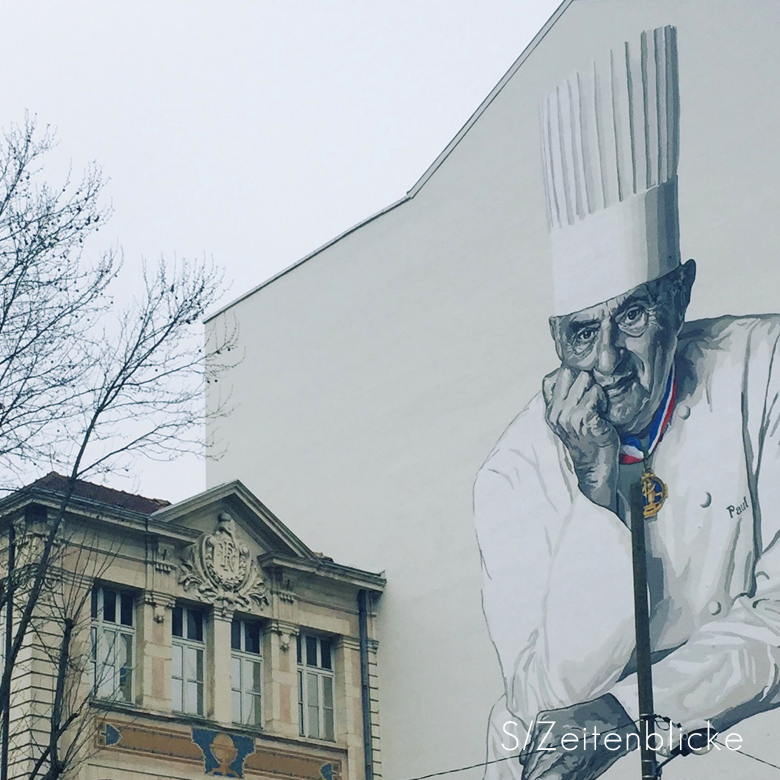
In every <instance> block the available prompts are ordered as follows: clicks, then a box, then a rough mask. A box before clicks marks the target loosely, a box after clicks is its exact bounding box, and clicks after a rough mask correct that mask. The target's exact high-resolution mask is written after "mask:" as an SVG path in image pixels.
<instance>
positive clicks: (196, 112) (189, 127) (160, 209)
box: [0, 0, 558, 499]
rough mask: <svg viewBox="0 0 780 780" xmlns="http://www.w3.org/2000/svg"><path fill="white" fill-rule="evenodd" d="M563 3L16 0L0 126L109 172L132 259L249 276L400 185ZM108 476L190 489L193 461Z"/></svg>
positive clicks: (7, 6) (240, 280)
mask: <svg viewBox="0 0 780 780" xmlns="http://www.w3.org/2000/svg"><path fill="white" fill-rule="evenodd" d="M557 5H558V0H480V1H479V2H475V0H391V2H384V3H379V2H359V1H358V0H316V1H315V0H274V2H271V0H253V1H252V2H250V0H243V1H241V2H238V1H237V0H234V1H232V2H231V1H230V0H220V1H219V2H216V0H214V1H213V2H206V1H205V0H186V1H185V0H182V1H178V0H176V1H174V0H124V1H123V2H105V0H93V1H91V2H87V1H86V0H70V1H69V2H67V3H59V2H54V1H53V0H51V1H49V2H28V1H26V0H25V1H22V0H6V2H5V3H4V4H3V14H2V18H3V22H2V25H0V30H1V31H0V40H1V41H2V52H3V62H4V66H5V67H4V68H3V76H4V78H3V88H2V90H1V91H0V117H1V118H2V126H3V127H6V126H8V124H9V123H11V122H20V121H21V120H22V119H23V117H24V111H25V110H29V111H30V112H31V113H34V114H36V115H37V117H38V121H39V123H41V124H45V123H49V124H51V125H53V126H54V127H56V129H57V134H58V138H59V141H60V146H59V150H58V153H59V154H60V155H62V156H63V158H67V159H69V160H72V161H73V165H74V168H75V169H76V170H79V169H81V168H82V167H83V166H84V165H85V164H86V163H87V162H89V161H92V160H95V161H97V162H98V163H99V164H100V165H101V166H102V167H103V169H104V171H105V173H106V174H107V175H108V177H109V178H110V182H109V186H108V195H109V196H110V198H111V200H112V202H113V206H114V212H115V214H114V217H113V219H112V221H111V224H110V226H109V227H110V229H109V230H107V231H106V232H105V233H104V239H105V241H106V242H107V243H113V242H116V243H119V244H120V245H121V246H122V247H123V249H124V254H125V264H126V268H127V269H128V271H130V272H133V271H134V270H135V269H136V268H137V267H138V266H139V264H140V259H141V258H142V257H146V258H150V259H155V258H157V257H159V256H160V254H161V253H164V254H166V255H168V256H172V255H173V254H177V255H178V256H180V257H191V256H203V255H204V254H205V255H207V256H212V257H213V258H214V260H215V261H216V262H217V263H218V264H220V265H221V266H223V267H224V269H225V272H226V278H227V280H229V282H230V284H231V288H230V290H229V292H228V294H227V295H226V297H225V299H224V301H223V303H226V302H228V301H229V300H231V299H233V298H235V297H237V296H238V295H240V294H241V293H243V292H245V291H246V290H248V289H250V288H252V287H254V286H255V285H257V284H258V283H260V282H262V281H263V280H265V279H266V278H268V277H269V276H271V275H273V274H274V273H276V272H277V271H279V270H281V269H282V268H284V267H286V266H288V265H290V264H291V263H293V262H295V261H296V260H297V259H299V258H300V257H302V256H303V255H305V254H308V253H309V252H310V251H312V250H313V249H316V248H317V247H318V246H320V245H321V244H323V243H325V242H326V241H328V240H329V239H330V238H332V237H333V236H335V235H337V234H338V233H340V232H342V231H343V230H345V229H347V228H349V227H351V226H352V225H353V224H355V223H356V222H358V221H360V220H361V219H364V218H365V217H367V216H369V215H371V214H373V213H374V212H376V211H378V210H380V209H381V208H383V207H384V206H386V205H388V204H390V203H392V202H394V201H396V200H397V199H398V198H400V197H402V196H403V195H404V194H405V192H406V191H407V190H408V189H409V188H410V187H411V186H412V185H413V184H414V182H415V181H416V180H417V179H418V178H419V176H420V175H421V174H422V173H423V171H424V170H425V169H426V168H427V167H428V165H430V163H431V162H433V160H434V159H435V158H436V156H437V155H438V154H439V152H441V150H442V149H443V148H444V147H445V146H446V145H447V143H448V142H449V141H450V140H451V138H452V137H453V136H454V135H455V134H456V133H457V131H458V130H459V128H460V127H461V126H462V125H463V124H464V122H466V120H467V119H468V118H469V116H470V115H471V113H472V112H473V111H474V109H476V108H477V106H478V105H479V104H480V102H481V101H482V100H483V98H484V97H485V96H486V95H487V94H488V92H489V91H490V90H491V89H492V88H493V86H495V84H496V83H497V82H498V80H499V79H500V78H501V76H502V75H503V74H504V73H505V72H506V70H507V69H508V68H509V67H510V65H511V64H512V62H514V60H515V59H516V58H517V57H518V56H519V54H520V53H521V52H522V50H523V48H524V47H525V46H526V45H527V44H528V43H529V41H530V40H531V39H532V38H533V36H534V35H535V34H536V32H537V31H538V30H539V28H540V27H541V26H542V25H543V24H544V22H545V21H546V20H547V18H548V17H549V16H550V15H551V14H552V13H553V11H554V10H555V8H556V7H557ZM137 465H138V475H137V477H136V478H135V480H133V481H130V482H126V483H116V484H117V486H118V487H121V488H123V489H132V490H140V491H141V492H144V493H146V494H147V495H155V496H159V497H166V498H170V499H180V498H184V497H186V496H188V495H191V494H193V493H195V492H197V491H199V490H202V489H203V488H204V487H205V473H204V469H203V467H202V464H199V463H197V462H196V461H194V460H192V459H189V460H187V459H185V460H182V461H179V462H177V463H174V464H171V465H168V464H165V465H163V466H160V465H159V464H148V463H146V462H144V461H141V460H139V462H138V464H137Z"/></svg>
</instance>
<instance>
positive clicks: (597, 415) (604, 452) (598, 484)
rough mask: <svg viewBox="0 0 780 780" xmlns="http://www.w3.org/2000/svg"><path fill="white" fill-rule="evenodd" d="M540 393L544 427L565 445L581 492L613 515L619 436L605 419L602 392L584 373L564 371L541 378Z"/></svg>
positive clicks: (586, 373) (605, 401)
mask: <svg viewBox="0 0 780 780" xmlns="http://www.w3.org/2000/svg"><path fill="white" fill-rule="evenodd" d="M542 392H543V394H544V400H545V403H546V405H547V411H546V418H547V424H548V425H549V426H550V428H551V429H552V430H553V432H554V433H555V434H556V435H557V436H558V437H559V438H560V439H561V441H562V442H563V443H564V444H565V445H566V449H567V450H568V451H569V454H570V455H571V459H572V464H573V466H574V471H575V473H576V474H577V480H578V481H579V485H580V490H581V491H582V492H583V494H584V495H585V496H586V497H587V498H589V499H590V500H591V501H593V503H595V504H598V505H599V506H603V507H606V508H607V509H611V510H612V511H615V509H616V507H617V498H616V497H617V476H618V458H619V456H620V436H619V435H618V432H617V431H616V430H615V428H614V427H613V426H612V425H611V424H610V423H609V422H607V420H606V419H605V417H604V414H605V412H606V409H607V396H606V395H605V393H604V391H603V390H602V389H601V388H600V387H599V386H598V385H597V384H596V383H595V382H594V381H593V377H592V376H591V375H590V374H589V373H588V372H587V371H579V372H576V371H572V370H571V369H570V368H566V367H563V368H559V369H557V370H556V371H553V372H552V373H551V374H548V375H547V376H546V377H545V378H544V382H543V383H542Z"/></svg>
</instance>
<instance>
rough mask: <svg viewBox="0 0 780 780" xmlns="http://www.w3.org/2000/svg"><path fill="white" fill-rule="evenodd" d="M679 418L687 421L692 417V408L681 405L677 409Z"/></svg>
mask: <svg viewBox="0 0 780 780" xmlns="http://www.w3.org/2000/svg"><path fill="white" fill-rule="evenodd" d="M677 416H678V417H679V418H680V419H681V420H687V419H688V418H689V417H690V416H691V410H690V407H688V406H686V405H685V404H680V405H679V406H678V407H677Z"/></svg>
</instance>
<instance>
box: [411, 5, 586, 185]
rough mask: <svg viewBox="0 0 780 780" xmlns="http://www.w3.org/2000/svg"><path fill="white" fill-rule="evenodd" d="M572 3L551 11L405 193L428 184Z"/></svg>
mask: <svg viewBox="0 0 780 780" xmlns="http://www.w3.org/2000/svg"><path fill="white" fill-rule="evenodd" d="M573 2H574V0H563V2H562V3H561V4H560V5H559V6H558V7H557V8H556V9H555V11H553V14H552V16H551V17H550V18H549V19H548V20H547V21H546V22H545V23H544V25H543V26H542V29H541V30H539V32H538V33H536V35H534V37H533V38H532V39H531V42H530V43H529V44H528V45H527V46H526V47H525V49H523V51H522V52H521V54H520V56H519V57H518V58H517V59H516V60H515V61H514V62H513V63H512V65H510V67H509V70H507V72H506V73H505V74H504V75H503V76H502V77H501V79H500V81H499V82H498V84H496V86H495V87H493V89H492V90H491V91H490V93H489V94H488V96H487V97H486V98H485V99H484V100H483V101H482V102H481V103H480V104H479V106H477V108H476V109H475V110H474V113H473V114H472V115H471V116H470V117H469V118H468V119H467V120H466V122H465V124H464V125H463V127H461V129H460V130H458V132H457V133H456V135H455V137H454V138H453V139H452V140H451V141H450V142H449V143H448V144H447V146H445V147H444V150H443V151H442V153H441V154H440V155H439V156H438V157H437V158H436V159H435V160H434V161H433V162H432V163H431V164H430V165H429V166H428V168H427V169H426V171H425V172H424V173H423V175H422V176H420V178H419V179H418V180H417V181H416V182H415V184H414V186H413V187H412V188H411V189H410V190H409V191H408V192H407V193H406V194H407V195H408V196H409V197H410V198H413V197H414V196H415V195H416V194H417V193H418V192H419V191H420V190H421V189H422V188H423V187H424V186H425V185H426V184H427V182H428V180H429V179H430V178H431V177H432V176H433V174H434V173H436V171H437V170H438V168H439V166H440V165H441V164H442V163H443V162H444V161H445V160H446V159H447V158H448V157H449V156H450V154H451V153H452V152H453V150H454V149H455V147H456V146H457V145H458V144H459V143H460V142H461V141H462V140H463V139H464V138H465V136H466V135H467V134H468V132H469V130H471V128H472V127H473V126H474V124H475V123H476V121H477V120H478V119H479V118H480V117H481V116H482V114H484V113H485V111H486V110H487V108H488V106H489V105H490V104H491V103H492V102H493V101H494V100H495V99H496V98H497V97H498V95H499V93H500V92H501V90H503V89H504V87H505V86H506V85H507V84H508V83H509V80H510V79H511V78H512V76H514V75H515V73H517V71H518V70H519V69H520V66H521V65H523V63H524V62H525V61H526V60H527V59H528V58H529V57H530V56H531V54H533V52H534V49H536V47H537V46H538V45H539V44H540V43H541V42H542V41H543V40H544V38H545V36H546V35H547V33H548V32H550V30H551V29H552V27H553V25H554V24H555V23H556V22H557V21H558V19H560V18H561V16H562V15H563V13H564V11H566V9H567V8H568V7H569V6H570V5H571V4H572V3H573Z"/></svg>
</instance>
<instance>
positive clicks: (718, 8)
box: [208, 0, 780, 780]
mask: <svg viewBox="0 0 780 780" xmlns="http://www.w3.org/2000/svg"><path fill="white" fill-rule="evenodd" d="M779 23H780V5H777V4H776V3H772V2H768V0H745V1H743V2H736V1H735V0H733V1H732V0H575V2H573V3H572V4H571V5H570V7H568V9H566V10H565V11H564V13H563V15H562V16H561V18H560V19H559V20H558V21H557V22H556V23H555V24H554V25H553V27H552V28H551V30H550V31H549V32H548V33H547V34H546V35H545V36H544V37H543V38H542V39H541V40H540V42H539V43H538V45H537V46H536V48H535V49H534V50H533V52H532V53H531V54H530V56H528V58H527V59H526V61H525V62H524V63H523V64H522V66H521V67H520V68H519V69H518V70H517V72H516V73H515V74H514V76H513V77H512V78H511V79H510V80H509V82H508V83H507V84H506V86H505V87H504V88H503V89H502V90H501V91H500V92H499V93H498V94H497V95H496V96H495V98H494V99H493V100H492V102H491V103H490V105H489V106H488V107H487V109H486V110H485V111H484V113H483V114H482V115H481V117H480V118H479V119H478V121H477V122H476V123H475V124H474V126H473V127H472V128H471V130H470V131H469V132H468V133H467V134H466V135H465V137H464V138H463V139H462V140H461V142H460V143H459V144H458V145H457V146H455V148H454V149H452V151H451V153H450V154H449V155H448V156H447V157H446V159H445V160H444V162H443V163H442V164H441V166H440V167H439V168H438V169H437V170H436V171H435V172H434V173H433V175H432V176H431V177H430V179H429V180H428V181H427V182H426V183H425V184H424V185H423V186H422V188H421V189H420V190H419V191H418V192H417V194H416V195H415V196H414V197H413V198H412V199H411V200H409V201H407V202H405V203H403V204H401V205H400V206H398V207H397V208H395V209H393V210H391V211H389V212H388V213H386V214H384V215H383V216H381V217H380V218H378V219H376V220H374V221H371V222H369V223H368V224H366V225H364V226H363V227H361V228H360V229H359V230H357V231H355V232H353V233H351V234H349V235H348V236H346V237H345V238H343V239H342V240H340V241H338V242H337V243H335V244H333V245H332V246H330V247H329V248H327V249H326V250H324V251H322V252H321V253H319V254H317V255H315V256H314V257H313V258H311V259H309V260H308V261H306V262H305V263H304V264H302V265H301V266H299V267H297V268H295V269H294V270H292V271H291V272H289V273H287V274H286V275H284V276H282V277H280V278H279V279H277V280H276V281H274V282H273V283H272V284H270V285H269V286H267V287H264V288H262V289H260V290H259V291H257V292H255V293H254V294H252V295H251V296H249V297H247V298H245V299H243V300H241V301H240V302H239V303H237V304H236V305H235V306H234V307H232V308H231V309H230V310H229V316H230V317H233V316H234V317H236V318H237V320H238V322H239V324H240V331H241V342H242V346H243V347H244V348H245V350H246V353H245V357H244V360H243V362H242V363H241V365H240V366H239V367H238V368H237V369H236V370H235V371H234V374H233V376H232V378H231V383H232V387H233V393H234V395H233V402H234V404H235V411H234V413H233V414H232V416H231V417H230V418H228V419H227V420H222V421H220V422H219V424H218V428H219V430H218V434H219V436H220V438H221V439H222V440H223V441H224V442H226V443H227V445H228V447H227V451H226V454H225V455H224V457H223V458H222V459H221V460H218V461H216V462H213V463H211V464H210V466H209V470H208V482H209V485H210V486H211V485H214V484H217V483H219V482H224V481H228V480H232V479H235V478H239V479H241V480H243V481H244V482H245V483H246V484H247V486H248V487H249V488H250V489H251V490H252V491H253V492H255V493H256V494H257V495H258V496H259V497H260V498H261V500H262V501H263V502H264V503H266V504H267V505H268V506H269V507H270V508H271V509H272V510H273V511H274V512H275V513H276V514H278V515H279V517H280V518H281V519H282V520H283V522H285V523H286V524H287V525H289V526H290V528H291V529H293V531H294V532H295V533H297V534H299V535H300V536H301V537H302V538H303V539H305V540H306V543H307V544H309V545H310V546H311V547H313V548H314V549H317V550H321V551H323V552H325V553H326V554H328V555H331V556H333V557H334V558H335V559H336V560H337V561H339V562H340V563H344V564H352V565H356V566H360V567H362V568H365V569H369V570H385V572H386V574H387V579H388V587H387V591H386V594H385V596H384V597H383V600H382V606H381V614H380V641H381V649H380V672H381V696H382V699H381V718H382V741H383V759H384V766H383V775H384V777H385V778H387V779H388V780H403V779H404V778H412V777H415V776H418V775H422V774H425V773H428V772H435V771H439V770H443V769H448V768H452V767H457V766H462V765H466V764H472V763H476V762H478V761H480V760H482V758H483V756H484V732H485V723H486V718H487V713H488V710H489V708H490V705H491V704H492V702H493V701H494V700H495V699H496V698H497V696H498V695H499V693H500V690H501V685H500V675H499V671H498V666H497V663H496V661H495V656H494V653H493V649H492V646H491V645H490V642H489V640H488V637H487V632H486V629H485V627H484V620H483V617H482V614H481V607H480V582H481V576H480V568H479V559H478V551H477V546H476V541H475V537H474V531H473V520H472V507H471V487H472V482H473V478H474V475H475V473H476V471H477V469H478V468H479V466H480V464H481V463H482V461H483V460H484V458H485V456H486V455H487V453H488V452H489V451H490V449H491V447H492V445H493V444H494V442H495V440H496V439H497V437H498V436H499V434H500V433H501V431H502V430H503V429H504V428H505V427H506V425H507V424H508V423H509V422H510V421H511V420H512V418H513V417H514V416H515V415H516V414H517V412H518V411H520V409H521V408H522V407H523V406H524V405H525V403H526V402H527V401H528V400H529V399H530V397H531V396H532V395H534V394H535V393H536V392H537V391H538V389H539V388H540V385H541V379H542V377H543V375H544V374H545V373H547V372H548V371H550V370H552V369H553V368H554V367H555V365H556V360H555V354H554V351H553V348H552V343H551V339H550V336H549V332H548V328H547V323H546V318H547V316H548V314H549V310H550V305H551V287H550V285H551V281H550V272H549V268H548V260H549V250H548V245H547V235H546V227H545V220H544V201H543V190H542V180H541V162H540V151H539V138H538V112H537V106H538V104H539V100H540V98H541V97H542V96H543V95H544V94H545V93H546V92H548V91H549V90H550V89H551V88H553V87H554V86H555V84H556V83H557V82H558V81H560V80H561V79H563V78H564V77H566V76H567V75H568V74H569V73H570V72H572V71H573V70H574V69H576V68H578V67H582V66H584V65H587V64H588V63H589V61H590V58H591V55H592V53H593V52H595V51H597V50H602V49H605V48H609V47H611V46H614V45H616V44H619V43H621V42H622V41H624V40H627V39H629V38H634V37H636V36H637V35H638V33H639V32H640V31H641V30H643V29H646V28H650V27H655V26H660V25H664V24H674V25H676V26H677V28H678V41H679V58H680V81H681V87H680V89H681V102H682V123H681V163H680V170H679V175H680V199H681V203H680V219H681V230H682V251H683V256H684V257H686V258H687V257H695V258H696V259H697V263H698V269H699V276H698V279H697V282H696V286H695V289H694V300H693V304H692V306H691V309H690V311H689V315H690V316H692V317H698V316H709V315H719V314H724V313H751V312H764V311H777V310H779V309H780V297H779V296H778V293H780V271H779V270H778V261H777V254H778V248H777V246H776V245H775V244H776V241H775V239H776V236H777V226H776V225H777V220H778V214H780V187H778V186H777V182H779V181H780V150H778V146H777V144H776V140H775V139H777V138H778V137H780V68H778V67H777V52H778V51H780V24H779ZM377 154H378V155H379V154H381V150H377ZM301 218H302V219H305V215H302V217H301ZM770 723H774V724H775V727H776V726H777V725H780V718H776V717H775V718H773V716H765V717H764V718H762V719H761V720H760V723H759V724H758V725H756V726H755V727H754V730H755V733H756V735H757V736H756V739H757V740H758V741H756V740H754V739H752V738H751V736H750V735H751V732H750V731H749V727H746V728H744V729H743V734H744V736H745V740H746V744H750V745H751V746H755V748H756V750H755V752H760V754H761V755H762V756H763V757H765V758H768V759H769V760H775V761H776V762H777V763H780V748H778V747H775V746H773V745H774V743H772V742H768V741H767V740H765V739H759V738H758V736H759V735H761V734H768V733H769V726H768V725H767V724H770ZM759 746H760V748H761V749H760V750H759ZM624 763H625V764H628V766H625V765H624ZM726 770H728V771H726ZM773 771H774V770H771V769H768V768H766V767H764V768H762V767H761V766H760V765H758V764H755V765H754V764H752V763H751V762H750V761H749V760H748V759H746V758H744V757H742V756H738V755H733V754H732V755H728V756H721V755H712V756H708V757H706V758H703V759H687V760H686V761H685V762H683V761H678V762H676V763H675V764H673V765H672V766H671V767H670V768H669V770H668V772H667V774H666V775H665V776H666V777H670V778H675V777H691V778H692V777H711V778H717V777H724V778H725V777H732V776H735V773H736V776H743V777H745V776H748V774H749V776H750V777H752V778H763V777H767V778H769V777H774V774H772V772H773ZM630 772H633V773H634V774H637V768H636V767H635V766H634V765H633V764H632V763H631V761H630V760H629V761H627V762H621V764H619V765H618V769H616V770H615V771H614V772H612V773H610V775H609V776H610V777H628V776H630ZM697 772H698V773H699V774H696V773H697ZM762 772H763V774H762ZM460 776H464V777H465V776H468V775H465V774H464V775H458V777H460Z"/></svg>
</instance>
